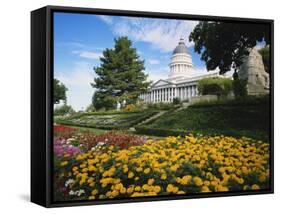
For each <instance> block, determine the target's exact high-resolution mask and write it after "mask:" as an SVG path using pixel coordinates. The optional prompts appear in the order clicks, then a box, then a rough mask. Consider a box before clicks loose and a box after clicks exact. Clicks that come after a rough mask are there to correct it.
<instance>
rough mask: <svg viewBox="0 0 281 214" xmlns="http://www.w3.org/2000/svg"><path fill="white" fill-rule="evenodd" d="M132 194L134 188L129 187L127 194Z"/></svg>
mask: <svg viewBox="0 0 281 214" xmlns="http://www.w3.org/2000/svg"><path fill="white" fill-rule="evenodd" d="M133 192H134V186H130V187H128V188H127V193H128V194H132V193H133Z"/></svg>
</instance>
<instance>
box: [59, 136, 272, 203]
mask: <svg viewBox="0 0 281 214" xmlns="http://www.w3.org/2000/svg"><path fill="white" fill-rule="evenodd" d="M105 148H106V149H103V150H95V149H94V150H90V151H88V152H84V153H81V154H78V155H76V156H73V157H69V156H68V157H62V158H61V159H60V161H59V162H57V163H56V165H55V183H57V184H63V187H61V188H56V190H61V189H63V190H61V192H59V193H58V192H57V191H56V192H55V200H57V201H60V200H85V199H89V200H94V199H106V198H124V197H142V196H156V195H170V194H192V193H201V192H204V193H205V192H224V191H243V190H253V191H254V190H257V189H267V188H268V187H269V173H270V172H269V162H268V161H269V144H268V143H263V142H261V141H254V140H252V139H249V138H239V139H237V138H233V137H224V136H215V137H207V136H199V137H193V136H185V137H177V138H176V137H167V138H165V139H163V140H154V141H153V140H148V141H147V142H146V143H145V144H142V145H137V146H131V147H129V148H127V149H121V148H120V147H118V146H113V145H110V146H109V145H105Z"/></svg>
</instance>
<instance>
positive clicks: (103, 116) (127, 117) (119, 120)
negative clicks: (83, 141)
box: [56, 110, 159, 129]
mask: <svg viewBox="0 0 281 214" xmlns="http://www.w3.org/2000/svg"><path fill="white" fill-rule="evenodd" d="M158 112H159V111H156V110H151V111H145V112H122V113H92V114H90V113H88V114H81V115H75V116H71V117H69V118H64V119H57V120H56V122H57V123H60V124H64V125H74V126H83V127H92V128H100V129H127V128H130V127H131V126H134V125H136V124H138V123H140V122H142V121H144V120H146V119H147V118H149V117H152V116H153V115H155V114H157V113H158Z"/></svg>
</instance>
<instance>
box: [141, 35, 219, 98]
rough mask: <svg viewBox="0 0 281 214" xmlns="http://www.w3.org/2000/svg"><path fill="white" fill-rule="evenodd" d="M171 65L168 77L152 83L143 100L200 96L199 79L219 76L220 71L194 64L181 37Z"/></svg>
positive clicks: (142, 95) (143, 95)
mask: <svg viewBox="0 0 281 214" xmlns="http://www.w3.org/2000/svg"><path fill="white" fill-rule="evenodd" d="M169 67H170V73H169V76H168V78H167V79H164V80H163V79H160V80H158V81H156V82H155V83H154V84H152V85H151V87H150V88H149V90H148V91H147V92H146V93H142V94H141V95H140V99H141V100H143V101H144V102H147V103H158V102H173V99H174V98H179V99H180V100H181V101H185V100H189V99H190V98H192V97H196V96H198V89H197V86H198V81H199V80H201V79H203V78H207V77H217V76H219V72H218V71H209V72H207V71H201V70H197V69H196V68H195V67H194V66H193V63H192V58H191V55H190V54H189V52H188V49H187V47H186V45H185V43H184V40H183V39H180V41H179V44H178V46H177V47H176V48H175V49H174V51H173V54H172V57H171V63H170V64H169Z"/></svg>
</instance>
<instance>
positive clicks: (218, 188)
mask: <svg viewBox="0 0 281 214" xmlns="http://www.w3.org/2000/svg"><path fill="white" fill-rule="evenodd" d="M217 190H218V191H219V192H226V191H228V188H227V187H224V186H221V185H218V187H217Z"/></svg>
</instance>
